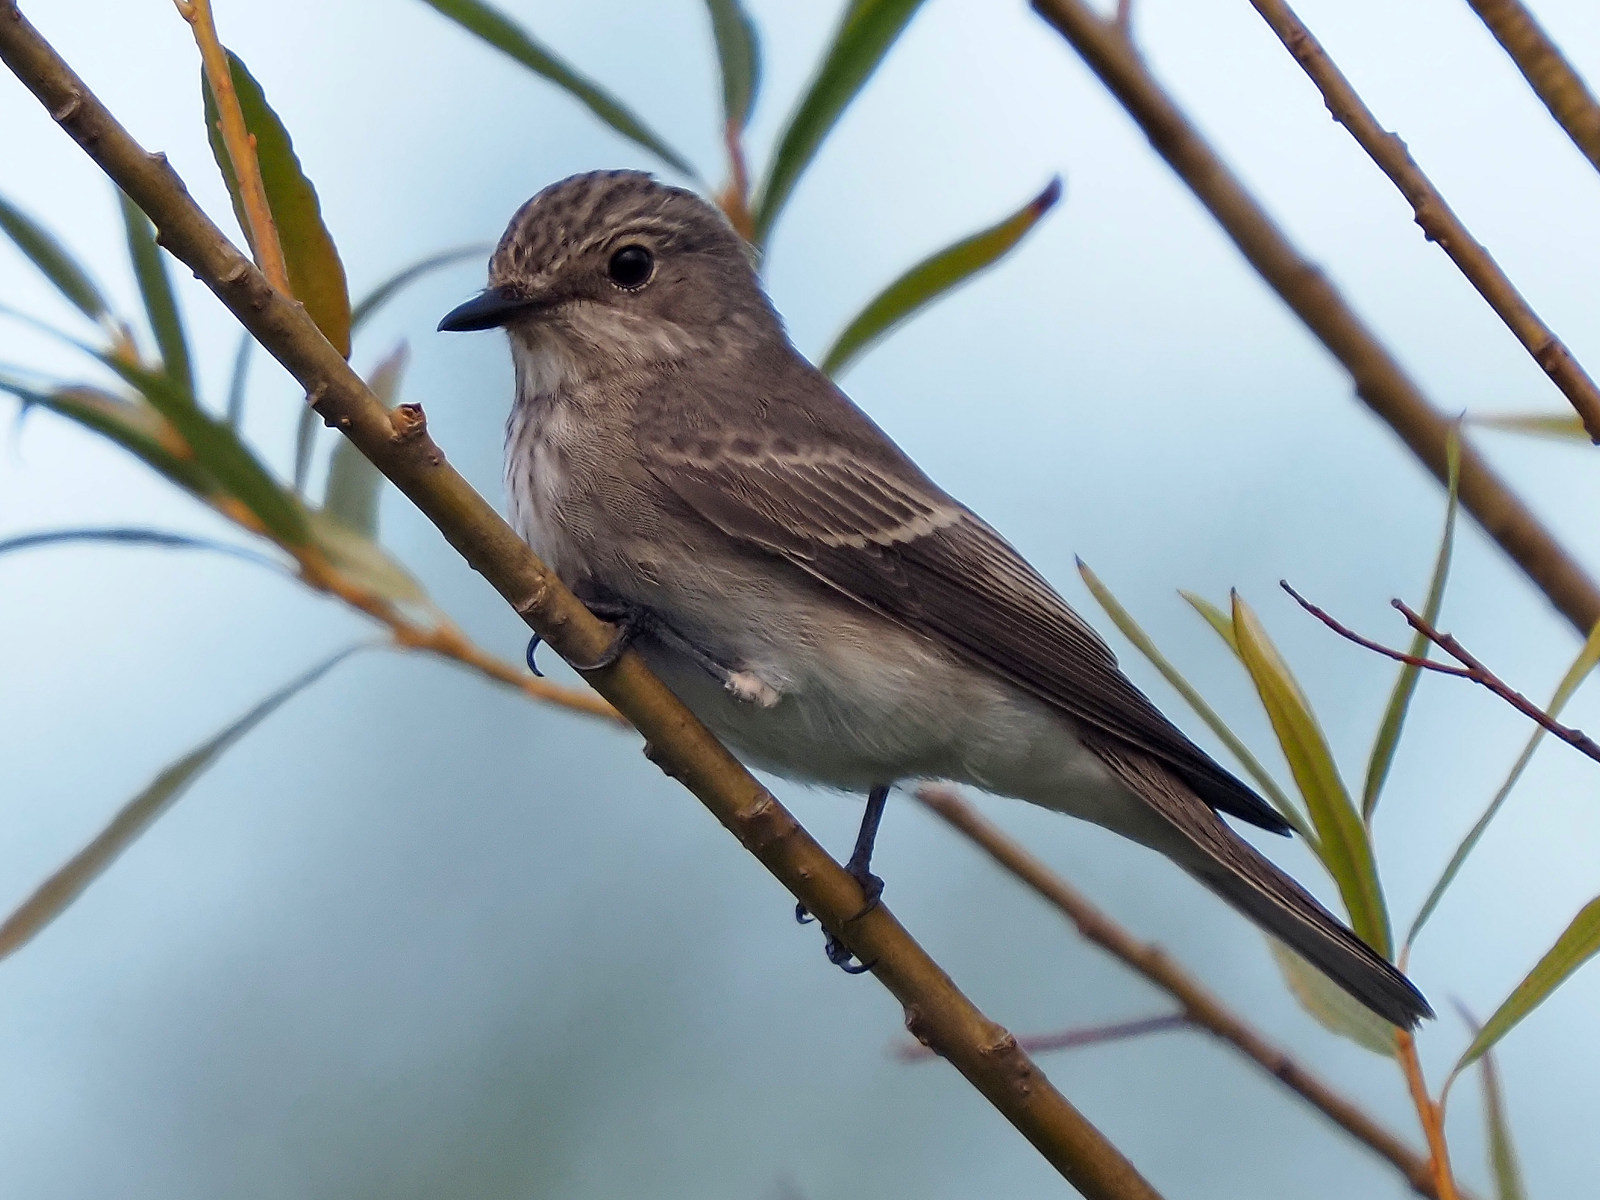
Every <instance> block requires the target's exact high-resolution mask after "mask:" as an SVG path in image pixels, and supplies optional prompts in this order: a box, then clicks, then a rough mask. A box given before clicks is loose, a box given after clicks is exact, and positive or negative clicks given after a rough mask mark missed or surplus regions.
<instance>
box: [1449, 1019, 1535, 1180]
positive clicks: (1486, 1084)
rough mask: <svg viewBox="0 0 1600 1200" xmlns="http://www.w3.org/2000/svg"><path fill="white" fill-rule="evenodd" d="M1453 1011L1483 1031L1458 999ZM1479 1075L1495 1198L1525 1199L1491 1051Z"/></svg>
mask: <svg viewBox="0 0 1600 1200" xmlns="http://www.w3.org/2000/svg"><path fill="white" fill-rule="evenodd" d="M1456 1011H1457V1012H1459V1013H1460V1014H1461V1019H1462V1020H1463V1021H1465V1022H1466V1023H1467V1028H1468V1029H1469V1030H1471V1031H1472V1033H1473V1034H1474V1035H1477V1034H1478V1033H1480V1032H1481V1031H1482V1029H1483V1026H1482V1025H1481V1024H1479V1023H1478V1021H1477V1019H1476V1018H1475V1017H1474V1016H1473V1015H1472V1014H1471V1013H1470V1012H1468V1011H1467V1008H1466V1006H1465V1005H1463V1004H1461V1003H1460V1002H1459V1001H1457V1003H1456ZM1478 1074H1479V1078H1480V1079H1481V1080H1482V1081H1483V1122H1484V1130H1485V1133H1486V1134H1487V1137H1486V1138H1485V1141H1486V1142H1487V1143H1488V1146H1489V1175H1490V1177H1491V1178H1492V1179H1493V1180H1494V1195H1495V1200H1528V1190H1527V1188H1526V1187H1525V1186H1524V1185H1523V1182H1522V1168H1521V1167H1520V1166H1519V1165H1518V1163H1517V1148H1516V1143H1515V1142H1514V1141H1513V1140H1512V1137H1511V1120H1510V1118H1509V1116H1508V1115H1507V1113H1506V1099H1505V1094H1504V1093H1503V1092H1502V1091H1501V1089H1500V1071H1499V1068H1497V1067H1496V1066H1495V1061H1494V1054H1493V1052H1492V1051H1485V1052H1484V1055H1483V1060H1482V1061H1481V1062H1480V1063H1479V1065H1478Z"/></svg>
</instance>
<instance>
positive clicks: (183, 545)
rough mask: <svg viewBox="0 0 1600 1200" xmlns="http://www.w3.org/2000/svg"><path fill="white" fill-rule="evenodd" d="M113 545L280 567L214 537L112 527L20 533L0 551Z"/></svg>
mask: <svg viewBox="0 0 1600 1200" xmlns="http://www.w3.org/2000/svg"><path fill="white" fill-rule="evenodd" d="M85 542H88V543H92V544H95V545H113V546H150V547H154V548H156V549H161V550H205V551H209V552H210V553H212V554H223V555H227V556H228V557H229V558H237V559H241V560H242V561H244V562H249V563H254V564H256V565H257V566H261V567H271V568H272V569H273V570H281V569H282V564H281V563H279V562H278V561H277V560H275V559H271V558H268V557H267V556H266V555H265V554H259V553H257V552H256V551H254V550H252V549H250V548H249V547H248V546H235V545H231V544H230V543H228V542H219V541H217V540H216V539H214V538H203V537H195V536H194V535H192V534H187V533H171V532H169V531H167V530H165V529H139V528H131V527H126V526H114V527H109V528H101V529H47V530H41V531H40V532H38V533H22V534H18V535H17V536H15V537H9V538H3V539H0V554H10V553H11V552H13V551H16V550H34V549H39V548H42V547H47V546H65V545H73V544H80V543H85Z"/></svg>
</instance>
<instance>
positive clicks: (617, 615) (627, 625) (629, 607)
mask: <svg viewBox="0 0 1600 1200" xmlns="http://www.w3.org/2000/svg"><path fill="white" fill-rule="evenodd" d="M583 606H584V607H585V608H587V609H588V610H589V612H590V613H592V614H593V615H594V616H596V617H598V618H599V619H600V620H602V621H610V622H611V623H612V624H614V625H616V627H617V632H616V634H615V635H614V636H613V637H612V639H611V644H610V645H609V646H607V647H606V648H605V649H604V650H602V651H601V652H600V654H599V656H598V657H597V658H596V659H595V660H594V661H593V662H590V663H573V664H571V665H572V669H573V670H574V671H585V672H587V671H603V670H605V668H607V667H609V666H611V665H612V664H614V663H615V662H616V661H617V659H619V658H621V657H622V652H623V651H624V650H626V649H627V648H628V647H629V646H630V645H631V644H632V643H633V639H634V638H636V637H638V636H639V634H640V633H641V632H643V631H644V629H645V628H646V627H647V626H649V627H652V628H653V627H655V625H656V622H655V620H654V618H652V617H651V615H650V613H649V611H648V610H647V609H644V608H641V607H640V606H639V605H637V604H629V603H628V602H627V601H626V600H585V601H584V602H583ZM541 640H542V639H541V638H540V637H539V635H538V634H537V633H536V634H534V635H533V637H531V638H529V639H528V652H527V662H528V670H530V671H532V672H533V673H534V674H535V675H537V676H539V677H540V678H543V677H544V672H543V671H541V670H539V660H538V658H537V653H538V650H539V643H540V641H541Z"/></svg>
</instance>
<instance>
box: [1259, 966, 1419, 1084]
mask: <svg viewBox="0 0 1600 1200" xmlns="http://www.w3.org/2000/svg"><path fill="white" fill-rule="evenodd" d="M1267 949H1269V950H1271V951H1272V960H1273V962H1275V963H1277V964H1278V970H1279V971H1280V972H1281V973H1282V974H1283V981H1284V982H1285V983H1286V984H1288V985H1289V992H1290V994H1291V995H1293V996H1294V998H1295V999H1296V1000H1297V1001H1299V1003H1300V1007H1301V1008H1303V1009H1305V1010H1306V1012H1308V1013H1310V1014H1311V1016H1312V1017H1313V1018H1314V1019H1315V1020H1316V1022H1317V1024H1319V1025H1321V1026H1322V1027H1323V1028H1324V1029H1326V1030H1328V1031H1329V1032H1331V1033H1336V1034H1338V1035H1339V1036H1340V1037H1342V1038H1348V1039H1349V1040H1350V1041H1352V1042H1354V1043H1355V1044H1356V1045H1358V1046H1361V1047H1362V1048H1364V1049H1367V1050H1371V1051H1372V1052H1373V1053H1374V1054H1382V1055H1385V1056H1386V1057H1389V1058H1393V1057H1394V1026H1393V1025H1391V1024H1389V1022H1387V1021H1385V1020H1384V1019H1383V1018H1382V1017H1380V1016H1379V1015H1378V1014H1377V1013H1375V1012H1373V1011H1372V1010H1371V1009H1370V1008H1368V1007H1367V1006H1366V1005H1365V1004H1362V1003H1361V1002H1360V1001H1359V1000H1357V999H1355V998H1354V997H1353V996H1351V995H1350V993H1349V992H1347V991H1345V990H1344V989H1343V988H1342V987H1340V986H1339V985H1338V984H1336V983H1334V982H1333V980H1331V979H1329V978H1328V977H1327V976H1326V975H1324V974H1323V973H1322V972H1321V971H1319V970H1317V968H1316V967H1313V966H1312V965H1311V964H1310V963H1308V962H1306V960H1305V959H1303V958H1301V957H1300V956H1299V955H1298V954H1296V953H1295V952H1294V951H1293V950H1291V949H1289V947H1287V946H1285V945H1284V944H1283V943H1282V942H1280V941H1279V940H1278V939H1277V938H1275V937H1268V938H1267Z"/></svg>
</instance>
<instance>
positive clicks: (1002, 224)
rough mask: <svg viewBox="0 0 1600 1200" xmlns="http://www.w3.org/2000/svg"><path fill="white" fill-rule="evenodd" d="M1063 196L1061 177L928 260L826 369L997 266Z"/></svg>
mask: <svg viewBox="0 0 1600 1200" xmlns="http://www.w3.org/2000/svg"><path fill="white" fill-rule="evenodd" d="M1060 198H1061V180H1060V179H1059V178H1058V179H1052V180H1051V181H1050V183H1049V185H1048V186H1047V187H1046V188H1045V189H1044V191H1042V192H1040V193H1039V194H1038V195H1037V196H1035V197H1034V198H1033V199H1032V200H1030V201H1028V203H1026V204H1024V205H1023V206H1022V207H1021V208H1019V209H1018V210H1017V211H1016V212H1014V213H1012V214H1011V215H1010V216H1008V217H1006V218H1005V219H1004V220H1001V221H999V222H997V223H995V224H993V225H991V226H989V227H988V228H987V229H982V230H979V231H978V232H977V233H975V234H973V235H972V236H971V237H966V238H962V239H961V240H960V241H959V242H956V243H955V244H953V245H950V246H946V247H945V248H944V249H943V250H941V251H939V252H938V253H937V254H934V255H931V256H930V257H928V258H925V259H923V260H922V261H921V262H919V263H918V264H917V265H916V266H914V267H912V268H911V269H910V270H909V271H907V272H906V273H905V274H904V275H902V276H900V278H899V279H896V280H895V281H894V282H893V283H891V284H890V285H889V286H888V287H886V288H884V289H883V291H881V292H879V293H878V294H877V295H876V296H875V297H873V299H872V301H871V303H869V304H868V305H867V306H866V307H865V308H863V309H862V310H861V312H860V313H858V314H857V315H856V318H855V320H853V321H851V322H850V324H848V325H847V326H845V328H844V332H843V333H841V334H840V335H839V336H838V338H836V339H835V340H834V343H833V345H832V346H830V347H829V348H828V352H827V353H826V354H824V355H823V356H822V370H823V371H824V372H825V373H827V374H829V375H835V376H836V375H838V374H839V373H840V372H842V371H843V370H844V369H845V368H846V367H847V366H849V365H850V363H852V362H854V361H855V359H856V358H857V357H858V356H859V355H860V354H861V353H862V352H863V351H865V350H866V349H867V348H868V347H869V346H871V345H872V344H873V343H874V342H876V341H878V340H879V339H880V338H883V337H885V336H886V335H887V334H888V333H889V332H890V331H891V330H893V329H894V328H895V327H896V326H897V325H900V324H902V323H903V322H905V321H907V320H909V319H910V318H911V317H913V316H915V315H916V314H917V313H918V312H920V311H921V310H922V309H924V308H926V307H927V306H928V305H930V304H932V303H933V302H934V301H935V300H938V299H939V298H940V297H941V296H944V295H946V294H948V293H949V292H951V291H954V290H955V289H956V288H958V287H960V286H961V285H962V284H964V283H966V282H967V281H968V280H970V279H972V278H973V277H974V276H976V275H978V274H980V273H981V272H983V271H985V270H987V269H988V268H989V267H992V266H994V264H995V263H997V262H999V261H1000V259H1001V258H1003V257H1004V256H1005V255H1006V254H1008V253H1010V251H1011V250H1013V249H1014V248H1015V247H1016V245H1017V243H1018V242H1020V241H1021V240H1022V239H1023V238H1024V237H1025V236H1026V235H1027V233H1028V231H1029V230H1031V229H1032V228H1033V227H1034V226H1035V225H1037V224H1038V223H1039V221H1040V220H1041V219H1042V218H1043V217H1044V215H1045V213H1047V212H1049V211H1050V209H1051V208H1053V207H1054V206H1055V203H1056V201H1057V200H1059V199H1060Z"/></svg>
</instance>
